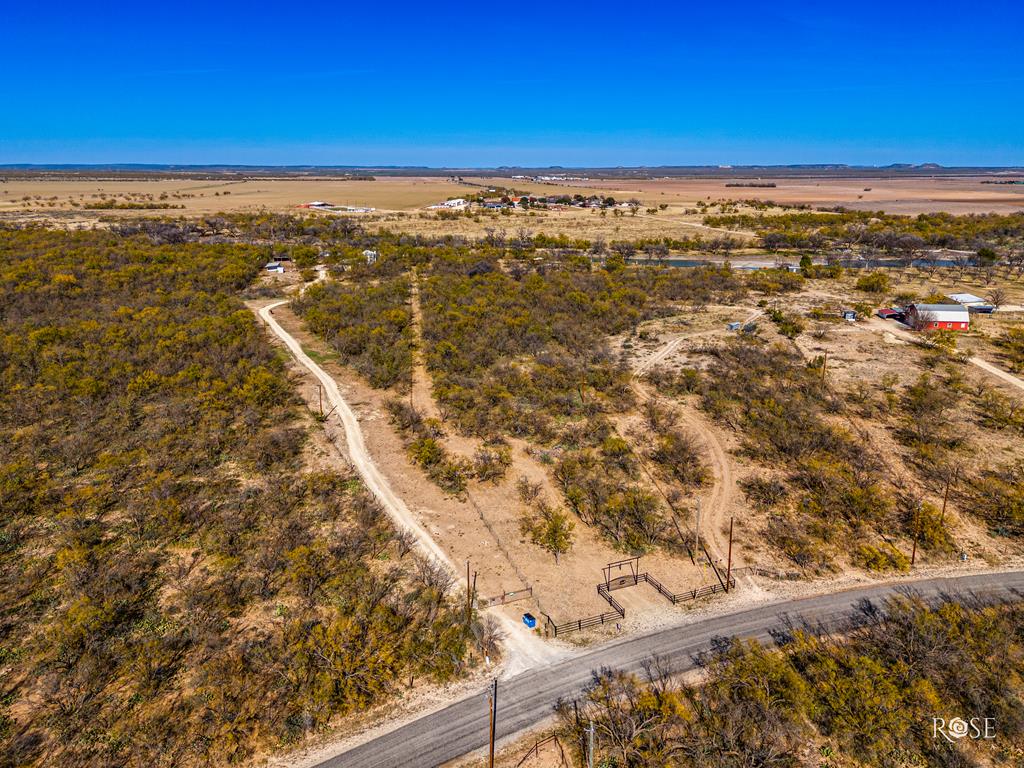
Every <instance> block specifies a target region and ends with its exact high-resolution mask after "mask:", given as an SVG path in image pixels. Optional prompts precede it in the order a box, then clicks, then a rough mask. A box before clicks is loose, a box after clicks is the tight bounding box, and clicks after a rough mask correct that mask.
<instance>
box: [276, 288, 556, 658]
mask: <svg viewBox="0 0 1024 768" xmlns="http://www.w3.org/2000/svg"><path fill="white" fill-rule="evenodd" d="M287 303H288V302H287V301H278V302H276V303H273V304H269V305H267V306H265V307H263V308H262V309H260V310H258V313H257V314H258V315H259V317H260V318H261V319H262V320H263V321H264V322H265V323H266V324H267V327H268V328H269V329H270V330H271V331H273V333H274V335H275V336H277V337H278V338H279V339H280V340H281V341H282V342H284V344H285V346H286V347H287V348H288V351H289V352H291V353H292V355H294V356H295V359H296V360H297V361H298V362H299V364H300V365H302V366H303V367H304V368H306V369H307V370H308V371H309V372H310V373H312V374H313V376H315V377H316V379H317V381H319V382H320V384H321V385H323V388H324V394H325V395H326V396H327V400H328V402H329V403H330V404H331V406H332V407H333V408H334V409H335V412H336V413H337V414H338V418H339V419H340V420H341V423H342V426H343V427H344V429H345V444H346V448H347V450H348V456H349V460H350V461H351V462H352V466H353V467H354V468H355V470H356V472H357V473H358V474H359V476H360V477H361V478H362V480H363V483H365V485H366V487H367V488H368V489H369V491H370V492H371V493H372V494H373V495H374V496H375V497H376V498H377V500H378V501H380V503H381V506H382V507H383V508H384V511H385V512H387V514H388V516H390V517H391V519H392V520H393V521H394V523H395V525H396V526H397V527H398V529H399V530H402V529H406V530H408V531H410V532H411V533H412V534H413V536H414V537H415V539H416V545H417V548H418V549H419V551H420V552H422V553H423V554H424V555H425V556H427V557H429V558H431V559H432V560H434V561H436V562H438V563H441V564H442V565H444V566H446V567H447V568H448V569H449V570H450V571H451V572H452V573H453V574H455V575H456V577H457V578H458V580H459V582H460V583H462V584H463V585H464V587H466V588H468V585H466V584H465V578H464V577H462V575H461V569H459V568H456V567H455V565H454V563H453V562H452V560H451V558H449V557H448V555H447V553H446V552H445V551H444V550H443V549H442V548H441V547H440V546H439V545H438V544H437V542H436V541H434V539H433V538H432V537H431V536H430V534H429V533H428V532H427V530H426V529H425V528H423V526H421V525H420V523H419V521H418V520H417V519H416V517H415V516H414V515H413V514H412V512H410V510H409V507H408V506H407V505H406V503H405V502H404V501H403V500H402V498H401V497H400V496H399V495H398V494H396V493H395V492H394V490H393V489H392V488H391V485H390V484H389V483H388V480H387V478H386V477H385V476H384V474H383V473H382V472H381V471H380V470H379V469H378V468H377V465H376V464H375V463H374V461H373V458H372V457H371V456H370V453H369V451H368V450H367V448H366V443H365V441H364V439H363V433H362V430H361V429H360V427H359V420H358V419H357V418H356V415H355V413H353V411H352V409H351V407H349V404H348V403H347V402H346V401H345V398H344V397H342V395H341V390H340V389H339V388H338V383H337V382H336V381H335V380H334V378H333V377H332V376H331V375H330V374H328V373H327V372H326V371H325V370H324V369H323V368H321V367H320V366H319V365H317V364H316V363H315V362H314V361H313V360H312V359H311V358H310V357H309V355H307V354H306V353H305V352H304V351H303V350H302V345H300V344H299V342H298V341H296V339H295V337H293V336H292V335H291V334H290V333H288V332H287V331H286V330H285V329H284V328H282V327H281V325H280V323H278V322H277V320H276V319H275V318H274V309H275V308H276V307H280V306H281V305H283V304H287ZM490 613H491V614H492V615H493V616H495V618H497V620H498V621H499V622H501V624H502V626H503V628H504V638H503V640H504V647H505V652H506V656H507V658H506V663H505V668H504V674H505V675H510V674H515V673H517V672H521V671H523V670H525V669H530V668H532V667H534V666H542V665H545V664H550V663H551V662H553V661H554V660H556V659H560V658H563V657H564V656H565V650H564V649H562V648H559V647H555V646H552V645H550V644H548V643H545V642H544V641H543V640H541V639H540V638H538V637H536V636H534V635H533V634H532V633H530V632H528V631H526V630H525V628H524V627H523V626H522V625H520V624H516V623H515V622H514V621H513V620H512V619H510V618H509V617H508V616H507V615H505V614H504V613H502V612H501V611H500V610H492V611H490Z"/></svg>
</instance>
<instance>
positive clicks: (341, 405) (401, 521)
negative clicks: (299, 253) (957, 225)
mask: <svg viewBox="0 0 1024 768" xmlns="http://www.w3.org/2000/svg"><path fill="white" fill-rule="evenodd" d="M287 303H288V302H287V301H279V302H276V303H274V304H269V305H267V306H266V307H263V308H262V309H261V310H259V316H260V318H261V319H262V320H263V321H264V322H265V323H266V324H267V327H268V328H270V330H271V331H273V332H274V335H275V336H277V337H278V338H279V339H280V340H281V341H283V342H284V344H285V346H286V347H288V351H289V352H291V353H292V355H294V356H295V359H296V360H298V361H299V363H300V364H301V365H302V366H304V367H305V368H307V369H308V370H309V371H310V372H311V373H312V374H313V375H314V376H316V378H317V381H319V382H320V384H322V385H323V388H324V394H325V395H327V400H328V402H330V404H331V406H332V407H333V408H335V409H336V413H337V414H338V418H340V419H341V423H342V426H344V427H345V443H346V446H347V448H348V455H349V459H350V460H351V462H352V466H353V467H354V468H355V470H356V472H357V473H359V476H360V477H361V478H362V479H363V482H364V483H365V484H366V487H367V488H368V489H369V490H370V493H372V494H373V495H374V496H376V497H377V499H378V500H379V501H380V503H381V505H382V506H383V507H384V510H385V511H386V512H387V513H388V515H389V516H390V517H391V519H392V520H394V522H395V525H397V526H398V527H399V529H403V528H405V529H408V530H409V531H411V532H412V533H413V535H414V536H415V537H416V543H417V546H418V547H419V548H420V550H421V551H422V553H423V554H425V555H427V556H428V557H430V558H431V559H433V560H436V561H437V562H439V563H441V564H443V565H447V566H448V567H449V568H451V570H452V571H453V572H455V570H456V569H455V565H454V563H452V562H451V560H449V559H448V555H446V554H445V552H444V550H442V549H441V548H440V547H439V546H438V545H437V543H436V542H435V541H434V540H433V539H432V538H431V537H430V535H429V534H428V533H427V532H426V530H424V529H423V527H422V526H420V524H419V523H418V522H417V521H416V519H415V518H414V517H413V515H412V513H411V512H410V511H409V508H408V507H407V506H406V505H405V502H404V501H402V499H401V498H399V497H398V495H397V494H396V493H395V492H394V491H392V490H391V486H390V485H389V484H388V481H387V478H386V477H384V475H383V474H381V472H380V471H379V470H378V469H377V466H376V464H374V463H373V459H371V458H370V454H369V452H367V450H366V444H365V443H364V442H363V433H362V431H361V430H360V429H359V421H358V420H357V419H356V416H355V414H354V413H353V412H352V409H351V408H350V407H349V405H348V403H347V402H345V398H343V397H342V396H341V391H340V390H339V389H338V384H337V382H336V381H335V380H334V379H333V378H332V377H331V376H329V375H328V374H327V372H326V371H324V369H323V368H321V367H320V366H319V365H317V364H316V363H315V362H313V360H312V359H311V358H310V357H309V355H307V354H306V353H305V352H303V351H302V347H301V346H300V345H299V342H297V341H296V340H295V338H294V337H293V336H292V335H291V334H289V333H288V332H287V331H285V330H284V328H282V327H281V326H280V324H278V322H277V320H275V319H274V308H275V307H279V306H281V305H282V304H287Z"/></svg>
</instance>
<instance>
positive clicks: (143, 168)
mask: <svg viewBox="0 0 1024 768" xmlns="http://www.w3.org/2000/svg"><path fill="white" fill-rule="evenodd" d="M1018 172H1024V168H1021V167H972V166H962V167H946V166H942V165H939V164H937V163H921V164H910V163H893V164H891V165H885V166H865V165H847V164H844V163H800V164H792V165H662V166H635V167H626V166H618V167H568V166H560V165H552V166H545V167H522V166H497V167H475V168H469V167H466V168H432V167H429V166H416V165H380V166H365V165H188V164H160V163H114V164H81V163H62V164H38V165H37V164H31V163H12V164H0V174H3V175H7V176H12V175H22V174H33V175H35V174H43V175H51V176H58V177H61V176H64V177H67V176H73V177H85V176H88V177H95V176H97V175H105V176H111V175H114V176H126V177H139V176H153V175H169V176H177V177H180V176H195V177H210V176H237V177H242V178H245V177H254V176H259V177H268V176H274V177H296V176H368V175H372V176H437V177H449V176H516V175H523V176H550V175H559V174H571V175H573V176H589V177H591V178H595V179H609V178H638V179H650V178H666V177H667V178H676V177H678V178H686V177H691V178H692V177H720V178H732V177H748V176H752V175H753V176H758V177H762V178H786V177H826V178H827V177H844V176H846V177H886V176H890V177H891V176H915V175H916V176H920V175H928V176H936V175H941V176H977V175H990V174H991V175H995V174H1005V173H1018Z"/></svg>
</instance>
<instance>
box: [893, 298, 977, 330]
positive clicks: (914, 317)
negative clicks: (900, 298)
mask: <svg viewBox="0 0 1024 768" xmlns="http://www.w3.org/2000/svg"><path fill="white" fill-rule="evenodd" d="M906 314H907V321H906V322H907V325H909V326H910V327H911V328H913V329H915V330H918V331H930V330H951V331H966V330H967V329H969V328H970V327H971V314H970V312H968V311H967V307H965V306H964V305H963V304H911V305H910V306H908V307H907V313H906Z"/></svg>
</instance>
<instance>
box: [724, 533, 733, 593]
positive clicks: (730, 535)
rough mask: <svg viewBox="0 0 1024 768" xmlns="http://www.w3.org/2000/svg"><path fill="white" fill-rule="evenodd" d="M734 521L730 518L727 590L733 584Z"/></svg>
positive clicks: (726, 574) (726, 573) (726, 576)
mask: <svg viewBox="0 0 1024 768" xmlns="http://www.w3.org/2000/svg"><path fill="white" fill-rule="evenodd" d="M732 523H733V518H732V517H730V518H729V564H728V565H727V566H726V568H725V591H726V592H728V591H729V586H730V585H731V584H732Z"/></svg>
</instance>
